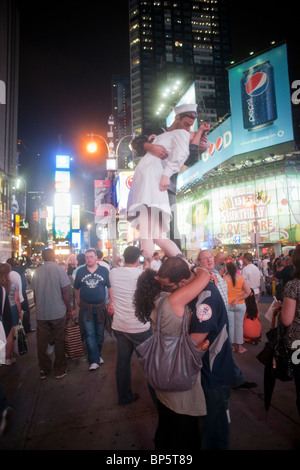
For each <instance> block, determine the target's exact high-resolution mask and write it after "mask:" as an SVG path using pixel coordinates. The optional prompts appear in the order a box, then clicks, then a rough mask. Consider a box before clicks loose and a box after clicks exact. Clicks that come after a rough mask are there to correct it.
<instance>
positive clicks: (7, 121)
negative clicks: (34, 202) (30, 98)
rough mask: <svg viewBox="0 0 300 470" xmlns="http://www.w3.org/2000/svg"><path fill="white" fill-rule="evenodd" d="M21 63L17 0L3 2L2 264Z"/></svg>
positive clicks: (8, 248)
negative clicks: (15, 0)
mask: <svg viewBox="0 0 300 470" xmlns="http://www.w3.org/2000/svg"><path fill="white" fill-rule="evenodd" d="M18 64H19V18H18V14H17V8H16V5H15V2H14V1H10V0H0V262H1V261H5V260H6V259H7V258H9V257H10V256H11V252H12V233H11V226H12V220H13V218H12V213H15V212H14V210H12V200H13V197H12V196H13V188H14V187H15V186H16V176H17V170H18V153H17V118H18V114H17V113H18V73H19V72H18V71H19V65H18ZM13 222H14V220H13Z"/></svg>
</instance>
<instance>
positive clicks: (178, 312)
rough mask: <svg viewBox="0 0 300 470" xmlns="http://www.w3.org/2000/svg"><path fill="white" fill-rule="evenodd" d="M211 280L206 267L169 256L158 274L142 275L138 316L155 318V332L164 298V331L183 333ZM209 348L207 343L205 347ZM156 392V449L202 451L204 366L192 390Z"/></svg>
mask: <svg viewBox="0 0 300 470" xmlns="http://www.w3.org/2000/svg"><path fill="white" fill-rule="evenodd" d="M209 280H210V275H209V273H208V272H207V271H205V270H204V269H202V268H199V269H198V271H197V274H196V275H194V274H192V273H191V272H190V270H189V267H188V265H187V263H186V262H185V261H183V260H182V259H180V258H177V257H171V258H168V260H167V261H166V262H165V263H164V264H163V265H162V266H161V268H160V269H159V272H158V273H155V272H154V271H151V270H146V271H145V272H144V273H143V274H142V275H141V276H140V277H139V279H138V283H137V290H136V293H135V306H136V316H137V317H138V319H139V320H140V321H142V322H146V321H149V320H151V323H152V327H153V330H154V331H155V329H156V324H157V309H158V305H159V303H160V301H161V299H163V300H162V304H161V306H162V310H161V322H160V331H161V333H162V334H165V335H174V336H175V335H177V336H180V335H181V333H182V328H183V317H184V313H185V308H186V305H187V304H188V303H189V302H190V301H191V300H193V299H194V298H195V297H197V295H198V294H199V293H200V292H201V291H202V290H203V289H204V287H205V286H206V285H207V283H208V282H209ZM189 320H190V318H189ZM195 347H196V344H195ZM205 347H206V344H203V349H205ZM155 392H156V397H157V408H158V415H159V422H158V427H157V430H156V433H155V449H156V450H157V451H174V452H175V451H176V452H178V451H179V450H181V451H192V450H197V449H198V450H199V448H200V445H201V444H200V442H201V437H200V433H199V428H200V421H201V417H202V416H204V415H205V414H206V405H205V398H204V393H203V390H202V386H201V373H200V369H199V374H198V376H197V379H196V382H195V384H194V385H193V386H192V388H191V389H190V390H185V391H167V390H157V389H156V390H155Z"/></svg>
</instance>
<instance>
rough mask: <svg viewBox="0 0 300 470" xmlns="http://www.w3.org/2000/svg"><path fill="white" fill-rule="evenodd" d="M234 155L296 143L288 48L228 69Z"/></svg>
mask: <svg viewBox="0 0 300 470" xmlns="http://www.w3.org/2000/svg"><path fill="white" fill-rule="evenodd" d="M229 89H230V101H231V115H232V132H233V135H234V148H235V155H239V154H243V153H245V152H251V151H253V150H257V149H260V148H265V147H270V146H273V145H278V144H281V143H284V142H289V141H292V140H294V135H293V123H292V114H291V98H290V84H289V76H288V62H287V50H286V45H285V44H283V45H281V46H279V47H276V48H274V49H271V50H269V51H267V52H265V53H264V54H260V55H259V56H257V57H254V58H253V59H250V60H248V61H246V62H243V63H241V64H239V65H237V66H235V67H232V68H230V69H229Z"/></svg>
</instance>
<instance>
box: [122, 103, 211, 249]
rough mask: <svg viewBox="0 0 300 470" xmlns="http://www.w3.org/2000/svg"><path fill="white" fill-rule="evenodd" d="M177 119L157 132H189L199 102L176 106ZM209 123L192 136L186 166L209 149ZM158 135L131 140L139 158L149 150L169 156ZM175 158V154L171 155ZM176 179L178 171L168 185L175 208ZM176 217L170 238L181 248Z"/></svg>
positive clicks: (172, 206) (162, 157)
mask: <svg viewBox="0 0 300 470" xmlns="http://www.w3.org/2000/svg"><path fill="white" fill-rule="evenodd" d="M174 112H175V119H174V122H173V124H172V125H171V127H169V128H168V129H167V131H166V129H164V128H160V129H158V132H156V134H161V133H162V132H170V131H172V130H174V129H185V130H187V131H188V132H189V131H190V128H191V126H192V125H193V124H194V121H195V119H196V118H197V116H198V115H197V104H194V103H192V104H183V105H180V106H177V107H176V108H174ZM209 129H210V126H209V124H203V125H201V126H200V128H199V130H198V132H195V133H194V135H193V136H192V138H191V141H190V144H189V155H188V158H187V160H186V161H185V162H184V165H185V166H188V167H189V166H192V165H194V163H196V162H197V161H198V157H199V154H201V153H203V152H205V151H206V150H207V147H208V144H207V132H208V131H209ZM155 136H156V135H154V134H152V135H150V136H147V135H141V136H138V137H136V138H135V139H134V140H133V141H132V142H131V147H132V151H133V152H134V154H135V156H136V157H137V158H139V157H143V156H144V155H145V154H146V153H147V152H149V153H151V154H152V155H153V156H155V157H157V158H160V159H161V160H164V159H165V158H167V157H168V151H167V149H166V148H165V147H164V146H163V145H162V144H157V143H155V142H154V138H155ZM171 158H172V159H173V158H174V155H172V156H171ZM176 180H177V173H174V174H173V175H172V176H171V177H170V185H169V187H168V197H169V203H170V207H171V208H173V210H174V209H175V207H176V206H175V205H176ZM175 219H176V217H175V218H174V217H173V218H172V220H171V221H170V239H171V240H173V241H174V242H175V243H176V245H177V246H178V248H179V249H181V243H180V239H179V238H177V237H178V229H177V227H176V220H175Z"/></svg>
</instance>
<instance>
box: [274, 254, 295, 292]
mask: <svg viewBox="0 0 300 470" xmlns="http://www.w3.org/2000/svg"><path fill="white" fill-rule="evenodd" d="M293 252H294V250H290V251H289V257H288V261H287V264H286V266H284V267H281V268H279V269H277V270H276V272H275V277H276V279H279V280H282V287H284V286H285V285H286V283H287V282H289V281H292V280H293V275H292V274H293V271H294V270H295V266H294V265H293V261H292V256H293Z"/></svg>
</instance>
